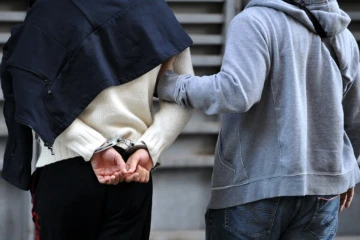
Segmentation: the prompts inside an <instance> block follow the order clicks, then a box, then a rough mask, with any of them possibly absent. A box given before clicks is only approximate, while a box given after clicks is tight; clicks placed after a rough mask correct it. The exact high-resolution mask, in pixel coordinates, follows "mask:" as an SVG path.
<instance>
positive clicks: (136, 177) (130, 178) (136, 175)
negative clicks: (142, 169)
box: [125, 173, 140, 183]
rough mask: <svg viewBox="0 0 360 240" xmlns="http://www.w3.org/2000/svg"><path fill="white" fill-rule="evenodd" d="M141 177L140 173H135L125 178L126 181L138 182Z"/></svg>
mask: <svg viewBox="0 0 360 240" xmlns="http://www.w3.org/2000/svg"><path fill="white" fill-rule="evenodd" d="M139 179H140V175H139V173H133V174H130V175H129V176H127V177H126V178H125V182H127V183H129V182H138V181H139Z"/></svg>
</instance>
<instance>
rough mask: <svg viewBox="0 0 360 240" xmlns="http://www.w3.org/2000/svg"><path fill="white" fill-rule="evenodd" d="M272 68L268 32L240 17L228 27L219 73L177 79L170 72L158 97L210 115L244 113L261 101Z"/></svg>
mask: <svg viewBox="0 0 360 240" xmlns="http://www.w3.org/2000/svg"><path fill="white" fill-rule="evenodd" d="M243 32H246V33H247V34H243ZM269 69H270V50H269V47H268V41H267V33H266V32H265V30H264V29H263V27H262V26H261V24H260V23H259V22H258V21H257V20H254V19H252V18H251V17H249V18H246V17H245V18H244V17H241V16H240V17H238V18H236V19H234V20H233V22H232V24H231V25H230V27H229V34H228V40H227V44H226V50H225V54H224V59H223V62H222V67H221V70H220V72H219V73H217V74H214V75H211V76H203V77H192V76H186V75H182V76H180V77H179V78H177V76H176V75H174V74H169V72H167V75H166V74H165V75H164V76H162V78H161V79H160V81H159V84H158V89H157V90H158V95H159V98H162V99H164V100H167V101H175V102H177V103H178V104H180V105H181V106H184V107H191V108H196V109H200V110H202V111H203V112H205V113H207V114H219V113H227V112H245V111H247V110H248V109H249V108H250V107H251V106H252V105H254V104H255V103H256V102H258V101H259V100H260V98H261V94H262V90H263V87H264V83H265V79H266V78H267V75H268V73H269Z"/></svg>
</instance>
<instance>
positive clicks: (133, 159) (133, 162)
mask: <svg viewBox="0 0 360 240" xmlns="http://www.w3.org/2000/svg"><path fill="white" fill-rule="evenodd" d="M140 159H141V157H140V156H139V154H137V153H136V152H135V153H134V154H133V155H131V156H130V158H129V160H128V161H127V165H129V170H128V172H129V173H133V172H135V170H136V168H137V165H138V164H139V161H140Z"/></svg>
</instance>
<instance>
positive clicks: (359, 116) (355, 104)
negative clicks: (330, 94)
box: [343, 66, 360, 167]
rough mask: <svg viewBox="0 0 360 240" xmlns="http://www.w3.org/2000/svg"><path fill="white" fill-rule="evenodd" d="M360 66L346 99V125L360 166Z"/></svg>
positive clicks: (344, 103)
mask: <svg viewBox="0 0 360 240" xmlns="http://www.w3.org/2000/svg"><path fill="white" fill-rule="evenodd" d="M359 106H360V66H359V70H358V73H357V75H356V77H355V80H354V82H353V84H352V86H351V88H350V89H349V91H348V92H347V94H346V96H345V98H344V100H343V107H344V118H345V119H344V121H345V124H344V127H345V131H346V134H347V135H348V137H349V138H350V141H351V144H352V146H353V149H354V153H355V156H356V159H357V161H358V164H359V167H360V107H359Z"/></svg>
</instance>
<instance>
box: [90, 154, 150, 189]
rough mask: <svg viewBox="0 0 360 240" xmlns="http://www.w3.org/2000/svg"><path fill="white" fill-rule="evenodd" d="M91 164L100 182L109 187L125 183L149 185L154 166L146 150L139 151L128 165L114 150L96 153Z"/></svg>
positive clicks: (131, 157) (130, 159)
mask: <svg viewBox="0 0 360 240" xmlns="http://www.w3.org/2000/svg"><path fill="white" fill-rule="evenodd" d="M90 162H91V166H92V168H93V170H94V173H95V175H96V177H97V179H98V181H99V182H100V183H102V184H108V185H111V184H113V185H116V184H118V183H119V182H123V181H126V182H140V183H147V182H148V181H149V178H150V170H151V168H152V165H153V164H152V159H151V157H150V155H149V153H148V152H147V151H146V150H144V149H139V150H137V151H136V152H135V153H134V154H132V155H131V156H130V158H129V159H128V161H127V162H126V163H125V161H124V159H123V158H122V157H121V155H120V154H119V153H118V152H117V151H116V150H115V149H114V148H109V149H106V150H104V151H102V152H99V153H95V154H94V155H93V157H92V158H91V160H90Z"/></svg>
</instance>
